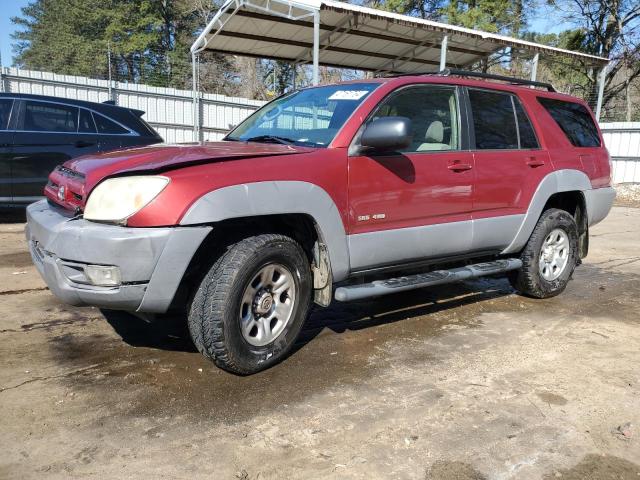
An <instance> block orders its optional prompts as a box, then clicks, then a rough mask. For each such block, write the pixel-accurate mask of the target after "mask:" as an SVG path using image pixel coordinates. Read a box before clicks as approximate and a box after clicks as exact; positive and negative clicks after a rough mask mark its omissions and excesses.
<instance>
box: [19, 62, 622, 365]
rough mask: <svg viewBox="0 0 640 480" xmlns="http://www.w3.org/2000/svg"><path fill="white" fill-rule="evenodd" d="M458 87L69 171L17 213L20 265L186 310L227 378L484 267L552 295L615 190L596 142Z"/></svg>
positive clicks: (539, 98)
mask: <svg viewBox="0 0 640 480" xmlns="http://www.w3.org/2000/svg"><path fill="white" fill-rule="evenodd" d="M472 76H478V75H477V74H470V73H468V72H460V71H445V72H440V73H439V74H427V75H414V76H400V77H391V78H378V79H369V80H362V81H356V82H349V83H341V84H336V85H327V86H320V87H312V88H306V89H303V90H298V91H294V92H291V93H288V94H286V95H283V96H281V97H279V98H277V99H275V100H274V101H272V102H270V103H268V104H266V105H265V106H264V107H262V108H261V109H260V110H258V111H257V112H255V113H254V114H253V115H251V116H250V117H249V118H247V119H246V120H245V121H244V122H242V123H241V124H240V125H239V126H238V127H237V128H235V129H234V130H233V131H232V132H231V133H229V134H228V135H227V136H226V137H225V138H224V140H223V141H220V142H211V143H203V144H191V145H153V146H148V147H141V148H134V149H129V150H121V151H115V152H110V153H105V154H98V155H92V156H86V157H81V158H78V159H73V160H70V161H68V162H67V163H65V164H64V165H61V166H59V167H57V168H56V169H55V170H54V171H53V172H52V173H51V175H50V177H49V182H48V184H47V186H46V187H45V195H46V197H47V199H46V200H42V201H40V202H37V203H34V204H32V205H30V206H29V208H28V224H27V230H26V234H27V238H28V242H29V246H30V250H31V254H32V257H33V261H34V263H35V265H36V266H37V268H38V270H39V272H40V274H41V275H42V277H43V278H44V280H45V281H46V283H47V285H48V286H49V288H50V289H51V291H52V292H53V293H54V294H55V295H56V296H57V297H59V298H60V299H62V300H63V301H65V302H68V303H70V304H73V305H96V306H99V307H103V308H108V309H122V310H129V311H132V312H137V313H140V314H147V313H163V312H167V311H168V310H170V309H173V308H181V307H182V308H183V311H184V310H186V311H187V312H188V313H187V321H188V326H189V330H190V332H191V336H192V338H193V342H194V344H195V345H196V347H197V348H198V350H199V351H200V352H202V353H203V354H204V355H205V356H207V357H208V358H210V359H211V360H213V361H214V362H215V363H216V364H217V365H218V366H220V367H222V368H224V369H227V370H229V371H232V372H236V373H239V374H250V373H253V372H256V371H259V370H261V369H264V368H266V367H268V366H270V365H273V364H274V363H275V362H278V361H279V360H281V359H282V358H283V357H284V356H285V355H287V353H288V352H289V351H290V350H291V348H292V346H293V344H294V342H295V341H296V338H297V336H298V334H299V332H300V330H301V328H302V326H303V324H304V322H305V319H306V317H307V314H308V312H309V309H310V306H311V303H312V302H315V303H317V304H319V305H322V306H327V305H329V303H330V302H331V301H332V299H334V298H335V300H337V301H352V300H358V299H363V298H367V297H372V296H379V295H386V294H390V293H394V292H400V291H404V290H409V289H414V288H422V287H427V286H431V285H437V284H443V283H447V282H452V281H457V280H463V279H466V278H472V277H477V276H482V275H492V274H499V273H504V274H506V275H507V276H508V277H509V279H510V281H511V283H512V285H513V286H514V288H515V289H516V290H518V291H519V292H521V293H523V294H525V295H529V296H532V297H536V298H546V297H551V296H554V295H557V294H559V293H560V292H562V291H563V290H564V289H565V287H566V285H567V282H568V281H569V279H570V278H571V276H572V273H573V271H574V268H575V267H576V266H577V265H578V264H579V263H580V260H581V259H582V258H584V257H585V256H586V255H587V251H588V247H589V228H590V227H591V226H593V225H594V224H596V223H597V222H599V221H601V220H602V219H603V218H604V217H605V216H606V215H607V214H608V212H609V210H610V208H611V205H612V203H613V200H614V197H615V192H614V190H613V188H612V187H611V165H610V159H609V155H608V153H607V150H606V149H605V147H604V144H603V141H602V136H601V134H600V131H599V129H598V127H597V124H596V122H595V119H594V116H593V114H592V113H591V111H590V110H589V108H588V106H587V105H586V104H585V103H584V102H583V101H582V100H579V99H577V98H573V97H570V96H567V95H563V94H559V93H556V92H554V91H553V88H552V87H551V86H550V85H547V84H540V83H536V82H522V81H516V80H515V79H508V78H506V77H497V76H491V75H484V77H488V78H484V79H482V80H478V79H473V78H471V77H472ZM488 79H493V80H498V81H487V80H488ZM505 80H507V81H506V82H505Z"/></svg>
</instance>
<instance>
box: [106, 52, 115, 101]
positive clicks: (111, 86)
mask: <svg viewBox="0 0 640 480" xmlns="http://www.w3.org/2000/svg"><path fill="white" fill-rule="evenodd" d="M107 64H108V65H107V66H108V71H109V93H108V95H109V100H115V98H113V80H112V79H111V44H108V45H107Z"/></svg>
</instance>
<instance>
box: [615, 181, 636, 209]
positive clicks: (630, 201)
mask: <svg viewBox="0 0 640 480" xmlns="http://www.w3.org/2000/svg"><path fill="white" fill-rule="evenodd" d="M616 194H617V195H616V203H617V204H618V205H625V206H628V207H635V208H640V183H621V184H619V185H616Z"/></svg>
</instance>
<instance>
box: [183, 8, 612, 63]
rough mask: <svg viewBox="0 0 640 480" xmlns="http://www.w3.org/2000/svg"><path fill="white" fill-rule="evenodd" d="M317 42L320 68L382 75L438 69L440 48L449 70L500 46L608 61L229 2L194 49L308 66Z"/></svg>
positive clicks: (383, 18)
mask: <svg viewBox="0 0 640 480" xmlns="http://www.w3.org/2000/svg"><path fill="white" fill-rule="evenodd" d="M314 21H316V22H317V27H318V34H317V36H316V37H314ZM314 38H316V39H317V40H318V42H316V45H317V47H316V48H317V49H318V50H319V58H318V62H319V64H320V65H327V66H334V67H342V68H350V69H358V70H367V71H374V72H379V73H418V72H425V71H433V70H437V69H438V66H442V65H443V64H442V63H441V49H442V47H443V44H444V51H445V52H446V65H447V66H451V67H457V68H465V67H469V65H471V64H473V63H474V62H477V61H478V60H480V59H482V58H485V57H487V56H488V55H490V54H492V53H494V52H496V51H498V50H501V49H504V48H513V49H517V50H518V51H521V52H528V53H530V55H531V56H534V55H535V54H541V55H550V56H562V57H565V58H570V59H573V60H577V61H580V62H582V63H585V64H587V65H590V66H593V67H604V66H606V64H607V63H608V59H606V58H602V57H597V56H593V55H588V54H585V53H580V52H573V51H570V50H564V49H561V48H555V47H550V46H547V45H541V44H537V43H533V42H528V41H525V40H521V39H517V38H511V37H506V36H503V35H496V34H492V33H487V32H482V31H478V30H473V29H469V28H463V27H457V26H453V25H447V24H445V23H439V22H434V21H430V20H424V19H421V18H415V17H409V16H406V15H400V14H396V13H390V12H385V11H381V10H375V9H373V8H367V7H362V6H358V5H352V4H348V3H343V2H337V1H333V0H296V1H291V0H227V1H226V2H225V3H224V4H223V6H222V7H221V8H220V10H219V11H218V12H217V14H216V15H215V16H214V18H213V19H212V20H211V22H209V24H208V25H207V26H206V28H205V29H204V30H203V32H202V34H201V35H200V36H199V38H198V39H197V40H196V42H195V43H194V44H193V46H192V48H191V50H192V52H193V53H196V52H200V51H202V50H212V51H216V52H220V53H227V54H234V55H240V56H249V57H259V58H269V59H276V60H284V61H288V62H293V63H310V62H312V60H313V50H314Z"/></svg>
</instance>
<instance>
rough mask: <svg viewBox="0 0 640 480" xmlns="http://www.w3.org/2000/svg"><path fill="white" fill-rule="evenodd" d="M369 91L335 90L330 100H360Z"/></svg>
mask: <svg viewBox="0 0 640 480" xmlns="http://www.w3.org/2000/svg"><path fill="white" fill-rule="evenodd" d="M367 93H369V92H368V91H367V90H338V91H336V92H334V93H333V94H332V95H331V96H330V97H329V100H360V99H361V98H362V97H364V96H365V95H366V94H367Z"/></svg>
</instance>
